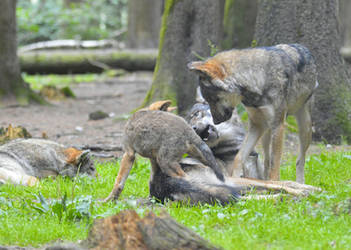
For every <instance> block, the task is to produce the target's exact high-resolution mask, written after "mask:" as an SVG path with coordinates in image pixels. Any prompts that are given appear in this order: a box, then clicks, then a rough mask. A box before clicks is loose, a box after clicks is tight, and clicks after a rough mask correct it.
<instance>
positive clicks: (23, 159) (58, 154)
mask: <svg viewBox="0 0 351 250" xmlns="http://www.w3.org/2000/svg"><path fill="white" fill-rule="evenodd" d="M65 149H67V147H64V146H63V145H61V144H58V143H56V142H53V141H49V140H44V139H16V140H13V141H10V142H8V143H6V144H4V145H2V146H0V183H5V182H7V181H10V182H11V181H12V182H13V183H15V184H24V185H25V183H22V181H21V179H22V180H23V181H24V182H25V180H27V179H28V178H29V177H34V178H44V177H47V176H56V175H62V176H69V177H73V176H75V175H76V174H77V172H78V168H79V173H87V174H90V175H93V174H95V167H94V163H93V161H92V160H91V159H90V157H89V156H88V155H86V153H85V152H83V153H82V155H81V156H79V157H80V159H79V160H78V164H79V166H76V165H74V164H71V163H68V162H67V161H66V156H65V154H64V150H65Z"/></svg>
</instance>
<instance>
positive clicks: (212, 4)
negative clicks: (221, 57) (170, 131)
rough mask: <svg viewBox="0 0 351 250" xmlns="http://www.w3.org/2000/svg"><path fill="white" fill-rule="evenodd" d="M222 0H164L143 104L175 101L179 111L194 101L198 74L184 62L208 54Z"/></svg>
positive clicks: (216, 38) (214, 40)
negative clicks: (156, 53)
mask: <svg viewBox="0 0 351 250" xmlns="http://www.w3.org/2000/svg"><path fill="white" fill-rule="evenodd" d="M222 6H223V0H220V1H212V0H166V2H165V10H164V14H163V17H162V26H161V32H160V45H159V55H158V58H157V62H156V68H155V71H154V79H153V83H152V86H151V89H150V90H149V92H148V94H147V96H146V98H145V101H144V103H143V106H145V105H147V104H149V103H150V102H153V101H155V100H159V99H170V100H172V101H173V104H175V103H177V105H178V111H179V113H180V114H184V112H185V111H186V110H187V109H188V108H189V107H190V106H191V105H192V104H193V103H194V101H195V89H196V87H197V84H198V83H197V81H198V80H197V77H196V76H195V74H191V73H190V72H189V71H188V69H187V66H186V65H187V63H188V62H190V61H192V60H195V59H197V60H199V58H197V57H196V56H195V53H196V54H199V55H201V56H202V57H207V56H209V55H210V47H209V46H208V41H209V40H210V41H211V42H212V43H213V44H216V45H218V44H219V42H220V38H221V34H222V28H221V27H222V17H223V13H221V12H222V11H223V7H222Z"/></svg>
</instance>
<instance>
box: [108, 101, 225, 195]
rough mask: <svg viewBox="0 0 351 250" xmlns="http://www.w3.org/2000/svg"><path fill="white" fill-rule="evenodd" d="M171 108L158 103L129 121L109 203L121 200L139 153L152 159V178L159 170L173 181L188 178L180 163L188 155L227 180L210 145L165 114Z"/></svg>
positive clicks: (176, 119)
mask: <svg viewBox="0 0 351 250" xmlns="http://www.w3.org/2000/svg"><path fill="white" fill-rule="evenodd" d="M169 105H170V102H169V101H164V102H163V101H161V102H158V103H154V104H152V105H151V106H150V107H149V108H148V109H143V110H140V111H138V112H136V113H134V114H133V115H132V117H131V118H130V119H129V120H128V122H127V124H126V126H125V130H124V136H123V146H124V154H123V157H122V160H121V164H120V170H119V173H118V175H117V178H116V181H115V184H114V187H113V190H112V191H111V193H110V194H109V196H108V197H107V198H106V199H105V200H106V201H108V200H111V199H118V197H119V195H120V193H121V192H122V190H123V187H124V184H125V181H126V180H127V177H128V175H129V171H130V170H131V168H132V166H133V162H134V159H135V153H138V154H139V155H141V156H143V157H147V158H149V159H150V162H151V166H152V170H151V178H152V176H153V174H154V173H155V172H156V169H159V170H160V171H162V173H164V174H165V175H167V176H170V177H172V178H181V177H184V176H185V175H186V174H185V172H184V170H183V169H182V168H181V166H180V165H179V162H180V160H181V159H182V157H183V155H184V154H186V153H188V154H190V155H193V156H194V157H197V158H198V159H200V160H201V161H202V162H203V163H204V164H205V165H207V166H209V167H210V168H212V169H213V171H214V173H215V175H216V177H217V178H218V179H219V180H221V181H223V180H224V177H223V173H222V172H221V169H220V168H219V167H218V165H217V162H216V160H215V158H214V156H213V154H212V152H211V150H210V148H209V147H208V146H207V145H206V143H205V142H204V141H202V140H201V138H200V137H199V136H198V135H197V134H196V133H195V131H194V130H193V129H192V128H191V127H190V126H189V125H188V124H187V123H186V121H185V120H184V119H183V118H181V117H179V116H177V115H174V114H172V113H169V112H164V111H163V110H167V108H168V107H169Z"/></svg>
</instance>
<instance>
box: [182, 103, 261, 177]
mask: <svg viewBox="0 0 351 250" xmlns="http://www.w3.org/2000/svg"><path fill="white" fill-rule="evenodd" d="M198 99H199V97H198ZM199 100H200V101H201V99H199ZM186 120H187V121H188V123H189V125H190V126H191V127H192V128H193V129H194V130H195V132H196V133H197V134H198V135H199V136H200V137H201V139H202V140H204V141H205V142H206V144H207V145H208V146H209V147H210V149H211V150H212V152H213V155H214V156H215V158H216V160H217V163H218V165H219V166H220V167H222V168H223V172H224V173H225V174H226V175H229V171H230V168H231V165H232V162H233V160H234V157H235V155H236V154H237V153H238V152H239V149H240V147H241V144H242V143H243V141H244V138H245V129H244V127H243V126H242V123H241V120H240V117H239V115H238V114H237V112H236V110H234V111H233V114H232V117H231V118H230V119H229V120H228V121H225V122H222V123H220V124H214V122H213V119H212V115H211V112H210V107H209V105H208V104H207V103H206V102H202V103H196V104H194V105H193V107H192V108H191V109H190V111H189V113H188V115H187V119H186ZM242 176H243V177H246V178H255V179H264V176H263V166H262V164H261V162H260V160H259V158H258V154H257V153H256V152H255V151H252V152H251V153H250V155H249V157H248V160H247V162H244V168H243V173H242Z"/></svg>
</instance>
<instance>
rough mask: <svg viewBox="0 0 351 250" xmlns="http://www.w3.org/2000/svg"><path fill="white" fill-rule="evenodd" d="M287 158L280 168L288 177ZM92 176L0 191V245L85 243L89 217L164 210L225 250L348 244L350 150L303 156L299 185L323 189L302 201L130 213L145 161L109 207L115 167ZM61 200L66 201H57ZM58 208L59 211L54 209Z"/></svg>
mask: <svg viewBox="0 0 351 250" xmlns="http://www.w3.org/2000/svg"><path fill="white" fill-rule="evenodd" d="M295 160H296V158H295V157H292V156H291V157H289V159H288V160H287V161H286V163H285V165H284V166H282V168H281V176H282V179H290V180H293V179H295V166H294V165H295V163H294V162H295ZM97 168H98V173H99V176H98V177H97V178H96V179H94V178H89V177H78V178H75V179H73V180H70V179H67V178H57V179H56V180H54V179H45V180H42V181H41V182H40V185H39V186H37V187H20V186H16V187H14V186H12V185H3V186H0V245H20V246H26V245H32V246H40V245H41V244H44V243H47V242H50V241H55V240H58V239H61V240H67V241H77V240H81V239H84V238H86V237H87V233H88V230H89V227H90V225H91V223H92V221H93V219H94V218H102V217H106V216H109V215H112V214H115V213H118V212H119V211H120V210H122V209H128V208H133V209H136V210H137V212H138V213H139V214H143V213H144V212H146V211H149V210H151V209H152V210H154V211H156V212H158V211H159V210H160V208H161V207H162V208H165V209H166V210H167V211H168V212H169V213H170V214H171V216H173V217H174V218H175V219H176V220H177V221H178V222H180V223H182V224H184V225H186V226H188V227H190V228H192V229H193V230H194V231H196V232H198V233H199V234H200V235H201V236H203V237H204V238H206V239H208V240H210V241H211V242H213V243H214V244H215V245H217V246H221V247H223V248H225V249H263V248H272V249H282V248H284V249H292V248H293V249H328V248H332V247H336V248H337V249H347V248H349V247H350V246H351V200H350V198H351V152H341V151H339V152H327V151H326V150H323V151H322V153H321V154H320V155H312V156H310V157H308V159H307V162H306V183H308V184H312V185H316V186H319V187H321V188H323V190H324V191H323V192H321V193H316V194H313V195H311V196H309V197H303V198H295V197H291V196H283V198H282V199H281V200H280V201H275V200H260V201H254V200H250V201H245V202H244V201H239V202H237V203H235V204H232V205H228V206H226V207H222V206H219V205H215V206H209V205H199V206H193V207H191V206H186V205H181V204H179V203H168V204H165V205H161V204H160V205H155V206H154V207H153V208H147V207H137V206H136V205H135V204H136V203H135V202H134V200H135V199H136V198H147V197H148V178H149V169H150V166H149V163H148V161H147V160H145V159H142V158H139V159H138V161H137V164H136V165H135V166H134V168H133V169H132V172H131V175H130V177H129V178H128V180H127V182H126V186H125V189H124V191H123V193H122V195H121V197H120V199H119V201H118V202H117V203H114V202H109V203H102V202H100V200H101V199H102V198H105V197H106V196H107V195H108V193H109V192H110V190H111V188H112V185H113V182H114V177H115V176H116V174H117V170H118V162H116V163H104V164H98V165H97ZM65 194H66V195H67V199H66V201H62V200H64V197H65ZM63 203H65V205H66V208H65V209H63V208H62V206H61V205H62V204H63Z"/></svg>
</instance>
